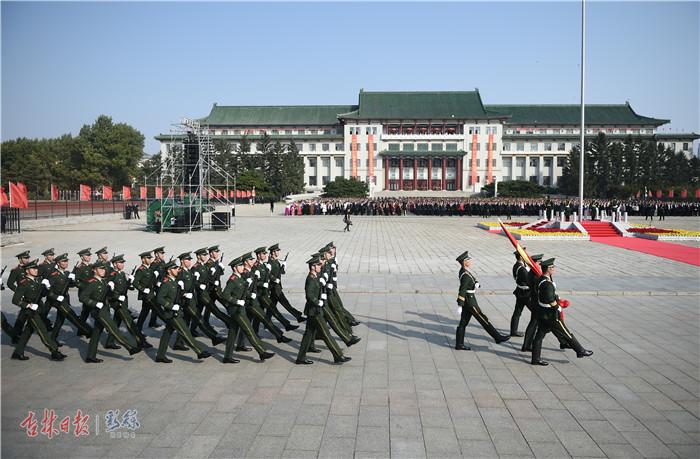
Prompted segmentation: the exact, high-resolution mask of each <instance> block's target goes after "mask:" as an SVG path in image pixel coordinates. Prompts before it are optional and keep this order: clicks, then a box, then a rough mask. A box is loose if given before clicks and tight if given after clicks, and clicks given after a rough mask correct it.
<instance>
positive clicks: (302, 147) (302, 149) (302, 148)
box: [297, 143, 304, 151]
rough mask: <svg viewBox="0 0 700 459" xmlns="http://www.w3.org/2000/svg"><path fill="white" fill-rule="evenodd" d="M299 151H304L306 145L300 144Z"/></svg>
mask: <svg viewBox="0 0 700 459" xmlns="http://www.w3.org/2000/svg"><path fill="white" fill-rule="evenodd" d="M297 150H298V151H304V144H303V143H300V144H299V145H297Z"/></svg>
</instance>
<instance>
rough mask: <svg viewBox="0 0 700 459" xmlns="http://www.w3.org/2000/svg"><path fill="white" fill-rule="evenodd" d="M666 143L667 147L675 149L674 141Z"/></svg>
mask: <svg viewBox="0 0 700 459" xmlns="http://www.w3.org/2000/svg"><path fill="white" fill-rule="evenodd" d="M666 145H667V146H668V148H670V149H671V150H673V151H676V142H670V143H668V144H666Z"/></svg>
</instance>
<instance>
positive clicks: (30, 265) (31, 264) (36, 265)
mask: <svg viewBox="0 0 700 459" xmlns="http://www.w3.org/2000/svg"><path fill="white" fill-rule="evenodd" d="M22 268H23V269H24V270H25V271H26V270H27V269H31V268H34V269H39V259H38V258H37V259H36V260H32V261H30V262H29V263H27V264H26V265H24V266H22Z"/></svg>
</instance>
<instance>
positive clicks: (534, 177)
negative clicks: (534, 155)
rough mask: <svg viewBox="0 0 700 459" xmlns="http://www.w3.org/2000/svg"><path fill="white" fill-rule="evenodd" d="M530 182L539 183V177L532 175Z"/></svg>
mask: <svg viewBox="0 0 700 459" xmlns="http://www.w3.org/2000/svg"><path fill="white" fill-rule="evenodd" d="M530 181H531V182H534V183H537V176H536V175H531V176H530Z"/></svg>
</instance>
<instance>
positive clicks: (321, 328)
mask: <svg viewBox="0 0 700 459" xmlns="http://www.w3.org/2000/svg"><path fill="white" fill-rule="evenodd" d="M320 263H321V261H320V260H319V259H318V258H311V259H310V260H309V261H307V264H308V265H309V267H311V268H312V269H314V268H313V266H317V265H319V264H320ZM321 287H322V286H321V282H320V278H319V277H318V276H317V274H316V272H314V271H311V270H310V272H309V275H308V276H307V277H306V283H305V284H304V293H305V296H306V305H305V308H304V309H305V314H306V315H307V317H308V319H307V321H306V330H305V331H304V337H303V338H302V340H301V346H300V347H299V354H298V355H297V360H296V363H297V364H306V365H308V364H310V363H312V361H311V360H308V359H307V358H306V353H307V351H308V349H309V348H310V347H311V346H312V345H313V342H314V340H315V339H316V335H319V336H320V337H321V339H322V340H323V342H324V343H326V346H328V349H329V350H330V351H331V353H332V354H333V360H334V361H335V362H336V363H342V362H346V361H348V360H350V357H346V356H343V353H342V351H341V350H340V348H339V347H338V345H337V344H336V342H335V340H333V338H331V336H330V333H329V332H328V327H327V326H326V321H325V319H324V306H325V301H324V300H323V299H322V298H321V295H322V293H321Z"/></svg>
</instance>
